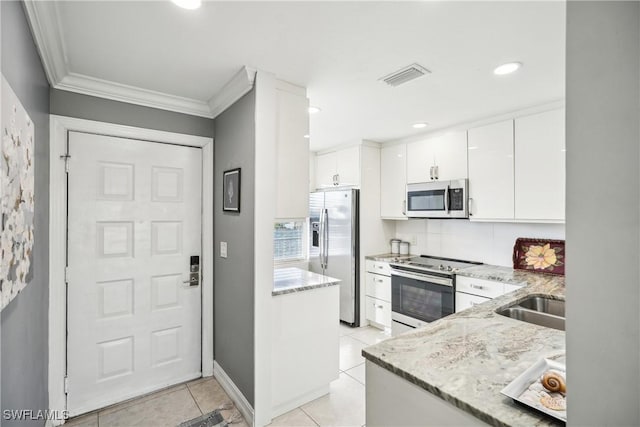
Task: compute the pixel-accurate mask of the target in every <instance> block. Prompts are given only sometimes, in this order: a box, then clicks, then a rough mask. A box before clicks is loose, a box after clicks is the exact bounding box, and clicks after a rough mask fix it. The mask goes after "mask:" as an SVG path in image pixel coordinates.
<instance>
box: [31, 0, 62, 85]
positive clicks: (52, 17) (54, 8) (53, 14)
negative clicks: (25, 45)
mask: <svg viewBox="0 0 640 427" xmlns="http://www.w3.org/2000/svg"><path fill="white" fill-rule="evenodd" d="M24 8H25V11H26V13H27V17H28V21H29V26H30V27H31V33H32V34H33V38H34V39H35V42H36V46H37V47H38V51H39V52H40V58H42V64H43V66H44V70H45V73H46V74H47V79H48V80H49V83H50V84H51V86H55V85H56V84H57V83H58V82H59V81H60V80H61V79H62V78H63V77H64V76H66V75H67V74H68V73H69V68H68V64H67V54H66V48H65V45H64V40H63V38H62V34H61V32H60V13H59V10H58V2H55V1H35V0H24Z"/></svg>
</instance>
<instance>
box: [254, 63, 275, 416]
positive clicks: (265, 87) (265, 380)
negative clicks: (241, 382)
mask: <svg viewBox="0 0 640 427" xmlns="http://www.w3.org/2000/svg"><path fill="white" fill-rule="evenodd" d="M256 82H257V83H256V89H255V96H256V107H255V116H254V120H255V142H254V143H255V156H254V162H255V187H254V194H255V196H254V198H255V199H254V220H253V221H254V226H253V228H254V236H253V239H254V240H253V241H254V243H253V244H254V248H255V251H254V252H255V253H254V257H253V265H254V267H253V268H254V280H253V282H254V298H253V307H254V308H253V312H254V319H253V323H254V332H253V336H254V360H253V365H254V370H253V372H254V391H255V392H254V400H253V401H254V411H255V424H256V425H258V426H263V425H267V424H269V423H271V419H272V417H271V412H272V402H271V394H272V386H271V381H272V378H271V371H272V363H271V357H272V352H273V351H272V348H271V346H272V344H273V343H272V340H271V328H272V316H273V314H272V311H273V296H272V294H271V292H272V291H273V222H274V221H275V215H276V202H275V198H274V197H273V185H274V183H275V182H277V176H276V175H277V174H276V165H277V163H278V162H277V159H276V153H277V152H278V147H277V140H276V134H277V129H276V123H277V120H276V114H277V99H276V92H277V91H276V78H275V76H274V75H273V74H271V73H268V72H264V71H262V70H258V73H257V76H256Z"/></svg>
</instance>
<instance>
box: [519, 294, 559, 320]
mask: <svg viewBox="0 0 640 427" xmlns="http://www.w3.org/2000/svg"><path fill="white" fill-rule="evenodd" d="M518 305H519V306H520V307H524V308H528V309H529V310H533V311H539V312H541V313H547V314H553V315H554V316H560V317H564V301H562V300H559V299H551V298H545V297H529V298H527V299H525V300H524V301H520V302H519V303H518Z"/></svg>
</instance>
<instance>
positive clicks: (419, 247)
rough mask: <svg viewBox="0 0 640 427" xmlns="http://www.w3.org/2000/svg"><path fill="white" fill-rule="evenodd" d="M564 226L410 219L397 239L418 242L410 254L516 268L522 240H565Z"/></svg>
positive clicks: (399, 225)
mask: <svg viewBox="0 0 640 427" xmlns="http://www.w3.org/2000/svg"><path fill="white" fill-rule="evenodd" d="M564 230H565V227H564V225H563V224H520V223H518V224H515V223H489V222H471V221H466V220H456V219H448V220H447V219H410V220H408V221H396V238H398V239H401V240H405V241H408V242H412V241H414V239H415V241H416V242H417V244H416V245H411V247H410V251H411V253H412V254H416V255H435V256H441V257H447V258H457V259H464V260H470V261H479V262H483V263H485V264H493V265H502V266H506V267H511V266H513V263H512V261H511V255H512V253H513V245H514V244H515V242H516V239H517V238H518V237H540V238H547V239H564V235H565V233H564Z"/></svg>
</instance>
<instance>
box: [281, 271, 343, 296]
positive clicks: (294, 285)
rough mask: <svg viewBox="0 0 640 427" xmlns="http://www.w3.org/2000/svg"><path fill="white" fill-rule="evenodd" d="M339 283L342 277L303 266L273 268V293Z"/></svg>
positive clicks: (300, 290)
mask: <svg viewBox="0 0 640 427" xmlns="http://www.w3.org/2000/svg"><path fill="white" fill-rule="evenodd" d="M339 284H340V279H334V278H333V277H329V276H324V275H322V274H317V273H313V272H311V271H307V270H302V269H301V268H295V267H286V268H275V269H274V270H273V291H272V292H271V295H272V296H276V295H283V294H290V293H293V292H302V291H307V290H309V289H316V288H325V287H327V286H334V285H339Z"/></svg>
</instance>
